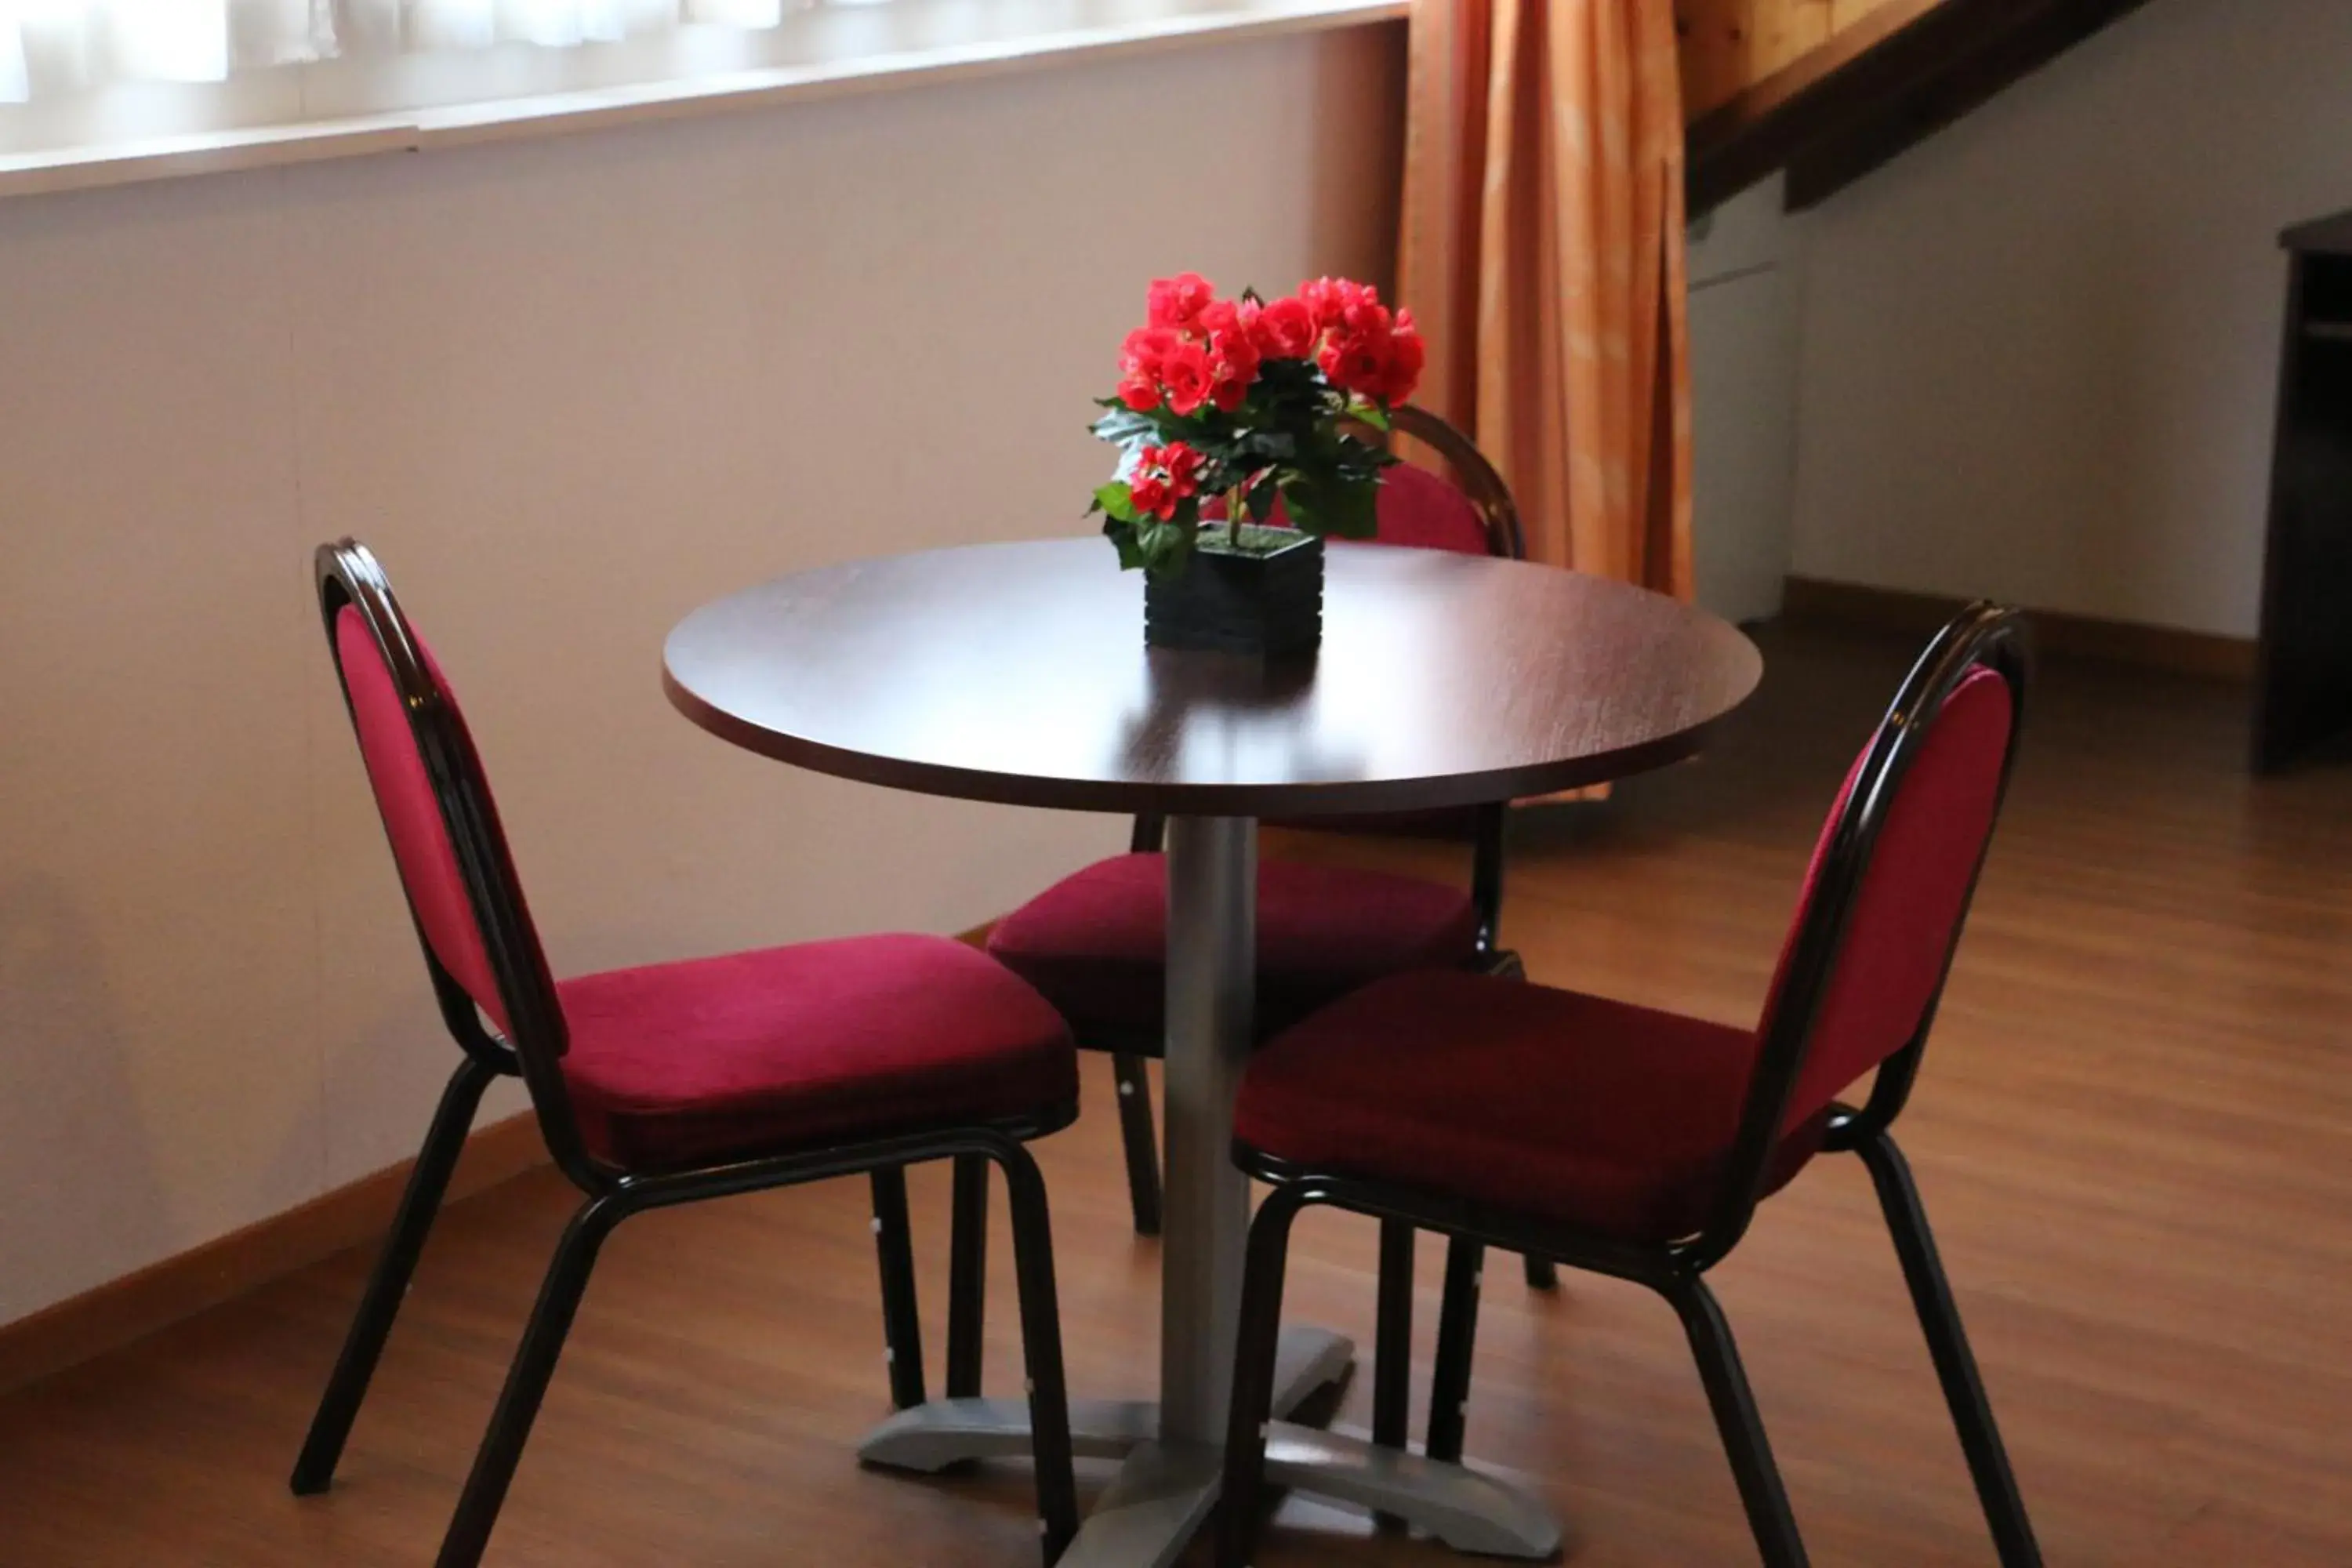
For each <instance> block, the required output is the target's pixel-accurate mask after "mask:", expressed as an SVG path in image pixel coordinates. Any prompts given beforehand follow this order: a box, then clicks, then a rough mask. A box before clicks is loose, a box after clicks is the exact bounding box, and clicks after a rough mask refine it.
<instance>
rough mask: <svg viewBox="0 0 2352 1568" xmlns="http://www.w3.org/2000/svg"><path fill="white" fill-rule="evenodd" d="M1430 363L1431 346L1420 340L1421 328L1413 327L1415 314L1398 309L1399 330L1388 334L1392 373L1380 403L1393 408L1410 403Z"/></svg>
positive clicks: (1382, 389)
mask: <svg viewBox="0 0 2352 1568" xmlns="http://www.w3.org/2000/svg"><path fill="white" fill-rule="evenodd" d="M1427 363H1429V349H1428V345H1426V344H1425V343H1423V342H1422V340H1421V329H1420V328H1419V327H1418V326H1415V325H1414V324H1413V320H1412V311H1411V310H1399V311H1398V312H1397V313H1396V329H1395V331H1391V333H1390V334H1389V373H1388V376H1387V378H1386V384H1385V385H1384V386H1383V387H1382V388H1381V395H1380V396H1381V402H1382V403H1385V404H1387V405H1389V406H1391V407H1394V406H1396V405H1398V404H1400V403H1406V402H1410V401H1411V400H1412V394H1413V389H1414V388H1415V387H1417V386H1419V385H1420V384H1421V372H1422V367H1423V365H1425V364H1427Z"/></svg>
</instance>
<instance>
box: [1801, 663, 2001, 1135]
mask: <svg viewBox="0 0 2352 1568" xmlns="http://www.w3.org/2000/svg"><path fill="white" fill-rule="evenodd" d="M2015 721H2016V712H2015V703H2014V701H2013V700H2012V699H2011V694H2010V688H2009V683H2008V681H2007V680H2005V679H2002V677H2001V676H2000V674H1999V673H1998V672H1997V671H1995V670H1993V669H1990V668H1987V667H1985V666H1983V665H1979V666H1977V667H1975V668H1971V669H1969V671H1968V672H1967V673H1966V674H1965V675H1963V676H1962V677H1961V678H1960V679H1959V681H1958V684H1957V685H1956V686H1955V687H1954V688H1953V689H1952V690H1951V692H1950V694H1949V695H1948V697H1946V698H1945V700H1944V701H1943V703H1942V704H1941V706H1940V707H1938V708H1937V710H1936V711H1935V712H1934V713H1933V714H1932V715H1930V716H1929V725H1930V727H1929V729H1928V731H1927V734H1926V735H1925V736H1924V738H1923V739H1922V740H1921V742H1919V747H1918V751H1917V753H1916V755H1915V756H1914V757H1913V758H1912V759H1911V763H1910V766H1909V767H1908V768H1906V770H1905V771H1904V773H1903V774H1902V776H1901V777H1900V778H1898V779H1895V780H1894V781H1892V787H1893V790H1894V795H1893V796H1892V798H1891V800H1890V801H1889V802H1888V804H1887V805H1886V808H1885V815H1884V816H1883V818H1882V819H1881V821H1880V824H1879V826H1878V831H1877V837H1876V839H1875V841H1874V843H1873V844H1872V845H1871V847H1870V852H1869V859H1868V862H1867V864H1866V865H1865V866H1864V868H1863V871H1862V875H1861V878H1860V880H1859V883H1858V885H1857V886H1856V887H1855V888H1854V889H1853V896H1852V902H1851V905H1850V906H1849V912H1848V914H1847V917H1846V922H1845V931H1844V940H1843V942H1842V943H1841V944H1840V946H1839V948H1838V950H1837V952H1836V956H1835V958H1834V960H1833V961H1832V968H1831V970H1830V973H1829V974H1828V976H1827V979H1826V982H1825V984H1824V985H1823V987H1822V992H1821V995H1820V999H1819V1001H1818V1002H1817V1003H1816V1005H1815V1008H1814V1012H1813V1018H1812V1027H1811V1043H1810V1046H1809V1047H1808V1049H1807V1050H1806V1053H1805V1058H1804V1064H1803V1067H1802V1068H1801V1070H1800V1072H1799V1073H1798V1076H1797V1080H1796V1085H1795V1088H1794V1089H1793V1090H1792V1091H1791V1093H1790V1099H1789V1105H1788V1109H1787V1111H1786V1112H1785V1113H1784V1115H1783V1116H1782V1119H1781V1121H1782V1126H1783V1128H1784V1129H1793V1128H1795V1127H1798V1126H1801V1125H1802V1124H1803V1123H1804V1122H1806V1121H1809V1120H1811V1118H1813V1117H1815V1116H1817V1115H1819V1114H1820V1113H1821V1112H1822V1110H1826V1109H1827V1108H1828V1106H1829V1104H1830V1102H1831V1101H1832V1100H1834V1099H1835V1098H1836V1097H1837V1095H1838V1094H1839V1093H1840V1092H1841V1091H1843V1089H1845V1088H1846V1086H1847V1085H1849V1084H1851V1083H1853V1082H1854V1081H1855V1080H1856V1079H1860V1078H1861V1077H1862V1076H1863V1075H1864V1074H1865V1073H1868V1072H1870V1071H1871V1070H1873V1069H1874V1068H1876V1067H1878V1066H1879V1064H1880V1063H1882V1062H1884V1061H1885V1060H1886V1059H1887V1058H1889V1057H1892V1056H1894V1055H1895V1053H1896V1052H1897V1051H1900V1050H1901V1049H1903V1047H1906V1046H1907V1045H1909V1044H1910V1043H1911V1042H1912V1041H1913V1040H1914V1039H1915V1038H1916V1037H1917V1036H1918V1034H1919V1029H1920V1026H1921V1025H1922V1024H1923V1023H1925V1022H1926V1021H1927V1009H1928V1008H1929V1007H1930V1006H1931V1005H1933V1004H1934V1002H1935V1000H1936V997H1937V992H1938V991H1939V990H1940V988H1941V987H1942V984H1943V981H1944V973H1945V970H1946V968H1947V966H1948V961H1949V958H1950V955H1951V952H1952V945H1953V942H1954V941H1955V940H1956V939H1957V938H1958V933H1959V924H1960V920H1961V917H1962V915H1963V914H1964V913H1965V912H1966V910H1967V907H1968V900H1969V891H1970V889H1971V888H1972V887H1973V886H1974V884H1975V881H1976V875H1977V868H1978V866H1979V863H1980V862H1981V861H1982V859H1983V858H1984V852H1985V847H1986V844H1987V843H1988V842H1989V841H1990V838H1991V837H1992V828H1993V819H1994V817H1995V816H1996V815H1997V814H1998V813H1999V811H2000V795H2001V783H2002V779H2003V776H2004V774H2005V773H2006V771H2007V764H2008V760H2009V752H2010V740H2011V731H2012V730H2013V729H2014V727H2015ZM1877 745H1878V741H1877V739H1876V738H1874V741H1873V744H1872V746H1870V747H1867V748H1865V749H1864V752H1863V753H1862V755H1861V756H1859V757H1857V758H1856V759H1855V760H1854V764H1853V769H1852V770H1851V771H1850V772H1849V773H1847V775H1846V781H1845V785H1844V787H1843V789H1841V790H1840V791H1839V792H1838V798H1837V804H1836V805H1834V806H1832V808H1831V811H1830V815H1829V819H1828V820H1827V821H1826V822H1825V823H1823V824H1822V834H1821V837H1820V839H1819V840H1818V841H1817V842H1816V844H1815V845H1814V848H1813V860H1812V865H1811V868H1809V869H1808V870H1807V872H1806V874H1805V889H1804V892H1803V894H1802V896H1801V898H1800V899H1799V900H1798V904H1797V915H1796V920H1795V921H1794V922H1793V924H1792V925H1791V926H1790V933H1789V939H1788V942H1787V943H1786V944H1785V945H1784V946H1783V948H1782V950H1781V953H1780V972H1779V973H1778V975H1777V976H1776V977H1775V979H1774V982H1773V986H1772V992H1771V997H1772V999H1771V1001H1770V1002H1769V1003H1768V1004H1767V1006H1766V1018H1767V1019H1768V1025H1767V1026H1768V1027H1769V1019H1770V1018H1771V1016H1773V1014H1774V1012H1775V1011H1776V1010H1777V1009H1778V1008H1779V1007H1780V1005H1782V1000H1783V994H1784V992H1785V991H1786V989H1787V986H1788V984H1789V979H1790V970H1791V968H1792V966H1793V963H1794V961H1795V958H1796V952H1797V947H1798V938H1799V936H1800V934H1801V932H1802V931H1803V930H1804V929H1805V925H1806V922H1807V921H1808V919H1809V918H1810V917H1811V915H1812V914H1813V912H1814V908H1815V904H1816V900H1818V899H1819V897H1820V896H1821V892H1822V873H1823V868H1824V867H1825V866H1826V865H1827V863H1828V860H1829V857H1830V848H1831V845H1832V842H1833V840H1834V839H1835V837H1836V836H1837V833H1838V829H1839V826H1840V825H1841V823H1842V822H1843V820H1844V819H1845V817H1846V816H1847V813H1848V811H1849V810H1850V809H1851V808H1852V807H1853V805H1854V802H1853V792H1854V789H1855V786H1856V784H1858V783H1859V782H1860V781H1861V779H1862V778H1863V776H1864V773H1865V771H1866V769H1867V765H1868V763H1869V761H1870V757H1871V753H1872V751H1874V750H1875V749H1876V748H1877Z"/></svg>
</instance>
